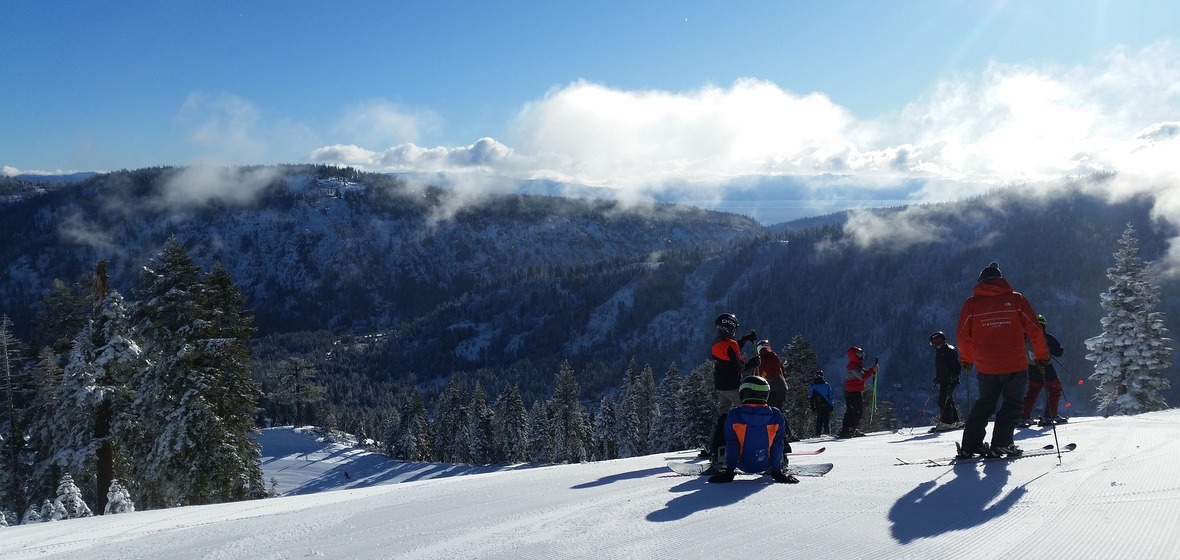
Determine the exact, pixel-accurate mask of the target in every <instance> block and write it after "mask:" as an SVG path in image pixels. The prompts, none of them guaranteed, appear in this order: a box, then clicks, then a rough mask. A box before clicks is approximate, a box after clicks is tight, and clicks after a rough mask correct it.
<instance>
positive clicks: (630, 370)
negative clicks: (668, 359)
mask: <svg viewBox="0 0 1180 560" xmlns="http://www.w3.org/2000/svg"><path fill="white" fill-rule="evenodd" d="M655 392H656V382H655V376H654V375H653V373H652V370H651V366H650V365H649V366H645V367H644V368H643V369H642V370H640V369H639V365H638V364H637V363H636V362H635V360H634V358H633V359H632V360H631V363H630V365H628V366H627V378H626V382H625V384H624V386H623V423H624V426H623V430H624V433H625V434H626V439H625V440H624V444H625V447H623V448H622V449H621V450H620V452H621V453H622V455H623V456H624V457H634V456H637V455H647V454H649V453H651V452H652V451H651V446H652V426H654V424H655V416H656V414H658V408H657V406H658V405H657V403H656V400H655Z"/></svg>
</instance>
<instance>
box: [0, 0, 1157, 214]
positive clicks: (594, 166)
mask: <svg viewBox="0 0 1180 560" xmlns="http://www.w3.org/2000/svg"><path fill="white" fill-rule="evenodd" d="M1178 29H1180V3H1178V2H1173V1H1165V0H1159V1H1135V0H1119V1H1114V0H1111V1H1087V0H1068V1H1066V0H1061V1H1058V0H1027V1H1019V2H1018V1H1008V2H1004V1H1000V2H988V1H980V0H970V1H966V0H964V1H941V0H940V1H896V2H868V1H864V2H843V1H813V2H802V1H773V2H736V3H735V2H730V3H720V2H700V1H685V0H680V1H676V2H663V1H660V2H613V1H611V2H588V3H587V2H583V3H573V2H521V1H496V2H490V1H466V2H450V1H431V2H394V1H382V2H376V1H374V2H369V1H364V2H360V1H357V2H349V1H341V2H307V1H260V0H256V1H246V2H241V1H234V2H223V1H209V0H203V1H168V2H119V1H113V2H66V1H45V2H26V1H10V2H5V3H4V4H3V6H2V7H0V53H3V56H0V72H2V74H3V76H4V77H5V80H4V82H5V85H4V86H3V87H0V131H2V132H0V168H2V170H3V172H4V173H6V174H14V173H18V172H37V171H77V170H100V171H101V170H114V169H120V168H137V167H144V166H156V165H196V164H205V163H213V164H270V163H298V162H317V163H332V164H340V165H352V166H354V167H358V168H362V169H366V170H370V171H398V172H425V173H438V174H447V175H449V176H452V177H467V178H469V180H470V181H472V182H473V184H476V185H478V183H479V181H480V180H481V179H486V178H488V177H507V178H512V179H538V178H539V179H552V180H560V181H568V182H573V183H579V184H588V185H596V186H611V187H615V188H618V189H620V190H628V191H634V192H635V193H640V194H642V193H651V192H656V191H659V190H660V189H662V188H665V187H666V186H667V185H670V184H685V183H689V184H694V185H724V184H727V183H729V182H732V181H733V180H734V179H735V178H740V177H761V176H793V177H804V178H812V179H814V184H815V185H816V188H817V189H822V188H824V187H825V186H827V185H832V184H839V183H841V182H843V183H845V184H847V183H849V182H855V183H856V184H857V185H859V186H860V187H863V188H875V187H878V186H880V187H886V188H890V189H896V188H897V186H898V185H899V184H904V185H913V187H912V189H911V192H910V193H909V194H908V195H907V197H908V198H909V199H912V200H915V201H921V200H931V199H938V198H947V193H948V192H952V191H953V192H954V193H955V194H957V195H969V194H973V193H976V192H983V191H985V190H987V189H990V188H994V187H995V186H1004V185H1011V184H1023V183H1029V182H1031V183H1035V182H1039V181H1049V180H1054V179H1059V178H1060V177H1070V176H1077V175H1084V174H1088V173H1092V172H1094V171H1112V170H1113V171H1118V172H1119V173H1120V176H1125V177H1138V178H1140V179H1143V178H1151V177H1157V178H1158V177H1160V176H1161V175H1162V176H1166V177H1168V178H1170V179H1175V178H1176V177H1177V176H1178V175H1180V174H1178V173H1177V172H1176V167H1177V166H1178V165H1180V164H1177V163H1176V161H1178V160H1180V158H1177V157H1175V155H1174V154H1176V153H1180V139H1178V136H1180V42H1178V41H1177V34H1178V33H1180V32H1178V31H1177V30H1178ZM1142 184H1143V181H1138V182H1135V185H1137V186H1127V187H1126V188H1127V189H1129V190H1132V191H1134V190H1135V189H1143V188H1146V187H1142V186H1141V185H1142ZM1173 198H1177V197H1175V196H1173ZM1176 204H1177V205H1180V203H1176Z"/></svg>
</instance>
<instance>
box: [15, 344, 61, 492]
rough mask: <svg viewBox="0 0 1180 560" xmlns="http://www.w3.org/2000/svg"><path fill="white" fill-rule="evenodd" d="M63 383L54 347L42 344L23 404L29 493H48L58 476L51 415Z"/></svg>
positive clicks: (53, 415)
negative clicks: (28, 469) (28, 458)
mask: <svg viewBox="0 0 1180 560" xmlns="http://www.w3.org/2000/svg"><path fill="white" fill-rule="evenodd" d="M61 383H62V368H61V366H59V365H58V364H57V356H56V355H54V353H53V349H52V348H50V347H48V346H46V347H43V348H41V354H40V355H39V356H38V358H37V362H36V364H35V365H34V366H33V368H32V369H31V370H30V372H29V382H28V385H27V389H28V401H27V403H26V405H25V409H24V414H25V430H26V433H27V434H28V435H29V441H28V444H27V445H26V447H25V448H26V450H28V452H29V453H30V454H31V463H32V464H31V471H32V473H31V478H30V479H29V480H28V495H29V496H45V495H48V494H49V493H50V492H51V491H52V490H53V487H52V486H51V483H52V481H55V480H60V479H61V474H62V473H61V472H60V470H59V467H58V465H57V463H56V462H54V461H53V456H54V441H55V438H54V417H55V416H56V410H57V397H56V392H57V388H58V386H59V385H61Z"/></svg>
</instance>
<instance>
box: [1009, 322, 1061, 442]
mask: <svg viewBox="0 0 1180 560" xmlns="http://www.w3.org/2000/svg"><path fill="white" fill-rule="evenodd" d="M1037 322H1038V323H1040V324H1041V332H1043V333H1045V344H1048V345H1049V355H1051V356H1056V357H1058V358H1060V357H1061V356H1062V354H1065V350H1064V349H1063V348H1061V342H1059V341H1058V340H1057V337H1055V336H1053V335H1051V334H1049V331H1048V330H1047V329H1046V327H1047V326H1048V325H1049V320H1048V319H1046V318H1045V316H1044V315H1037ZM1041 387H1044V388H1045V391H1046V392H1047V393H1048V400H1047V401H1046V402H1045V410H1044V413H1045V415H1044V416H1043V417H1042V418H1041V422H1042V423H1043V424H1061V423H1063V422H1065V421H1066V420H1065V418H1062V417H1061V416H1059V415H1058V414H1057V404H1058V403H1059V402H1060V401H1061V393H1062V391H1063V390H1062V388H1061V378H1059V377H1058V376H1057V370H1056V369H1054V368H1053V362H1052V360H1050V361H1049V363H1047V364H1045V365H1044V371H1042V370H1041V368H1039V367H1037V364H1036V359H1035V358H1034V357H1033V354H1032V352H1029V353H1028V392H1027V393H1025V395H1024V411H1023V412H1024V414H1023V415H1022V416H1021V420H1020V425H1021V426H1022V427H1028V426H1031V425H1032V423H1033V422H1032V411H1033V408H1034V407H1035V406H1036V404H1037V396H1039V395H1040V394H1041Z"/></svg>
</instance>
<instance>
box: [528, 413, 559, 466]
mask: <svg viewBox="0 0 1180 560" xmlns="http://www.w3.org/2000/svg"><path fill="white" fill-rule="evenodd" d="M551 408H552V401H544V400H541V399H537V400H535V401H533V406H532V408H530V409H529V457H530V458H531V459H532V460H533V461H536V462H538V463H552V462H555V461H557V454H556V449H555V448H556V445H557V444H556V440H557V424H556V422H555V421H554V419H553V414H552V413H551V410H550V409H551Z"/></svg>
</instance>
